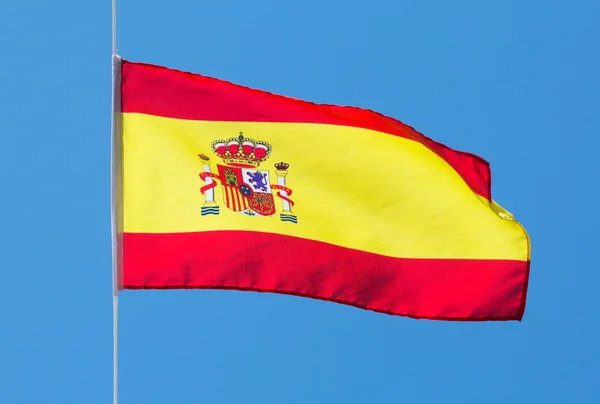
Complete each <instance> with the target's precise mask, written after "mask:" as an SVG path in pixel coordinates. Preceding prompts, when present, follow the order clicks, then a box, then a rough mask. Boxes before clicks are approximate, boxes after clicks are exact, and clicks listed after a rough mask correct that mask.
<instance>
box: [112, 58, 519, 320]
mask: <svg viewBox="0 0 600 404" xmlns="http://www.w3.org/2000/svg"><path fill="white" fill-rule="evenodd" d="M121 72H122V76H121V97H122V99H121V109H122V114H121V119H122V143H120V144H119V146H120V147H121V148H122V156H121V157H120V158H119V159H118V160H117V163H118V164H119V170H120V172H121V173H122V178H121V180H122V183H121V186H120V189H121V191H122V200H121V201H120V203H119V209H118V211H119V212H120V216H119V220H120V224H119V228H120V230H121V233H122V234H120V236H121V237H120V238H119V240H120V245H119V253H120V254H119V256H120V257H121V259H122V262H121V263H120V270H119V287H120V288H122V289H178V288H185V289H193V288H198V289H235V290H248V291H261V292H275V293H284V294H291V295H297V296H304V297H310V298H316V299H323V300H327V301H332V302H338V303H344V304H348V305H352V306H356V307H359V308H363V309H369V310H374V311H378V312H382V313H388V314H395V315H402V316H409V317H413V318H427V319H440V320H464V321H467V320H520V319H521V318H522V316H523V312H524V309H525V298H526V290H527V280H528V276H529V274H528V273H529V260H530V258H529V240H528V236H527V234H526V232H525V230H524V229H523V227H522V226H521V225H520V224H519V223H518V222H517V221H516V220H515V218H514V217H513V216H512V215H511V214H510V213H508V212H507V211H505V210H504V209H503V208H501V207H500V206H499V205H498V204H497V203H495V202H494V201H493V200H492V197H491V190H490V170H489V165H488V164H487V163H486V162H485V161H484V160H482V159H481V158H479V157H477V156H474V155H472V154H467V153H463V152H459V151H455V150H452V149H450V148H449V147H446V146H444V145H442V144H440V143H437V142H435V141H433V140H431V139H429V138H427V137H425V136H423V135H422V134H420V133H418V132H417V131H415V130H414V129H413V128H411V127H409V126H407V125H405V124H403V123H401V122H399V121H397V120H395V119H392V118H389V117H386V116H383V115H380V114H378V113H375V112H372V111H368V110H364V109H359V108H353V107H340V106H333V105H318V104H314V103H310V102H306V101H302V100H298V99H293V98H288V97H284V96H280V95H275V94H271V93H268V92H264V91H259V90H255V89H250V88H246V87H242V86H239V85H235V84H232V83H229V82H225V81H221V80H217V79H214V78H210V77H205V76H201V75H197V74H191V73H185V72H181V71H176V70H171V69H167V68H164V67H160V66H153V65H148V64H140V63H131V62H127V61H123V62H122V66H121Z"/></svg>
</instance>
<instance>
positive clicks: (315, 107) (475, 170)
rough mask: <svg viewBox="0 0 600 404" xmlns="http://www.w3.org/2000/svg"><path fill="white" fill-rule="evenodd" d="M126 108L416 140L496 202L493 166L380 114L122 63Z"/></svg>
mask: <svg viewBox="0 0 600 404" xmlns="http://www.w3.org/2000/svg"><path fill="white" fill-rule="evenodd" d="M121 83H122V87H121V88H122V90H121V91H122V99H121V102H122V110H123V112H138V113H144V114H150V115H157V116H164V117H169V118H178V119H191V120H205V121H241V122H295V123H323V124H331V125H344V126H353V127H359V128H366V129H372V130H376V131H379V132H383V133H388V134H391V135H395V136H400V137H404V138H408V139H412V140H415V141H417V142H420V143H422V144H424V145H425V146H427V147H428V148H429V149H431V150H432V151H433V152H435V153H437V154H438V155H439V156H441V157H442V158H443V159H445V160H446V161H447V162H448V164H450V165H451V166H452V167H453V168H454V169H455V170H456V171H457V172H458V173H459V174H460V175H461V176H462V177H463V179H464V180H465V182H466V183H467V184H468V185H469V186H470V187H471V189H472V190H473V191H474V192H476V193H477V194H479V195H481V196H483V197H485V198H488V199H491V184H490V182H491V174H490V167H489V164H488V162H486V161H485V160H483V159H482V158H481V157H478V156H475V155H473V154H470V153H463V152H459V151H456V150H453V149H450V148H449V147H447V146H445V145H443V144H441V143H437V142H435V141H433V140H431V139H429V138H428V137H425V136H424V135H422V134H421V133H419V132H417V131H416V130H414V129H413V128H411V127H410V126H407V125H405V124H403V123H402V122H400V121H398V120H396V119H393V118H390V117H387V116H384V115H381V114H379V113H377V112H373V111H369V110H365V109H360V108H355V107H342V106H336V105H321V104H314V103H310V102H306V101H302V100H298V99H294V98H289V97H284V96H281V95H276V94H272V93H268V92H265V91H260V90H255V89H251V88H247V87H242V86H239V85H235V84H232V83H229V82H226V81H222V80H218V79H214V78H210V77H205V76H201V75H198V74H192V73H186V72H181V71H177V70H171V69H167V68H164V67H160V66H154V65H149V64H142V63H131V62H127V61H123V67H122V81H121Z"/></svg>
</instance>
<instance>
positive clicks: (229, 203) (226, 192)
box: [223, 185, 231, 207]
mask: <svg viewBox="0 0 600 404" xmlns="http://www.w3.org/2000/svg"><path fill="white" fill-rule="evenodd" d="M223 189H224V190H225V192H224V193H225V206H227V207H230V206H231V198H230V197H229V186H227V185H224V186H223Z"/></svg>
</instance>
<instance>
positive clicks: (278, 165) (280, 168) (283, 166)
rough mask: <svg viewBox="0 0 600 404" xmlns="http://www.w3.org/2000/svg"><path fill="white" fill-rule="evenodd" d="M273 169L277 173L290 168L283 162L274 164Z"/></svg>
mask: <svg viewBox="0 0 600 404" xmlns="http://www.w3.org/2000/svg"><path fill="white" fill-rule="evenodd" d="M275 168H276V169H277V170H278V171H285V170H287V169H288V168H290V165H289V164H288V163H284V162H283V161H282V162H281V163H276V164H275Z"/></svg>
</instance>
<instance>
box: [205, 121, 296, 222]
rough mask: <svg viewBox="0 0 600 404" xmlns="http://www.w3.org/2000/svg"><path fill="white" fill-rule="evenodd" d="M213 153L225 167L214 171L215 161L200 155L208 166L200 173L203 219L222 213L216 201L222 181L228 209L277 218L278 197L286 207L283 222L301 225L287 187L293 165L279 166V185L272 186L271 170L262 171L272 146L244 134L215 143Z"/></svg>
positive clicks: (222, 190)
mask: <svg viewBox="0 0 600 404" xmlns="http://www.w3.org/2000/svg"><path fill="white" fill-rule="evenodd" d="M212 151H213V153H214V154H216V155H217V156H218V157H220V158H221V160H222V161H223V164H217V173H213V172H212V171H211V167H210V165H211V161H210V158H209V157H208V156H207V155H205V154H199V155H198V157H200V160H201V161H202V164H203V166H204V171H203V172H202V173H200V179H202V181H204V183H205V185H204V186H203V187H202V188H200V192H202V194H203V195H204V197H205V202H204V205H203V206H202V208H201V215H202V216H207V215H218V214H219V213H220V210H219V204H217V202H216V200H215V188H216V187H217V182H216V181H220V182H221V193H222V198H223V204H224V205H225V206H226V207H227V208H228V209H230V210H232V211H234V212H238V213H241V214H244V215H248V216H273V215H274V214H275V213H277V202H276V200H275V196H277V197H278V198H279V199H280V200H281V205H282V211H281V213H280V215H279V217H280V219H281V221H283V222H290V223H298V219H297V217H296V215H295V214H294V213H293V212H292V206H294V202H293V201H292V200H291V199H290V196H291V195H292V190H291V189H290V188H288V187H287V186H286V176H287V173H288V171H287V170H288V168H289V164H287V163H284V162H281V163H277V164H275V175H276V177H277V183H276V184H272V183H271V177H272V176H271V173H270V172H269V171H268V170H264V169H263V170H261V169H259V168H258V167H259V166H260V164H261V163H263V162H265V161H266V160H267V159H268V158H269V157H270V155H271V145H270V144H269V143H267V142H263V141H255V140H253V139H249V138H245V137H244V134H243V133H242V132H240V135H239V137H237V138H230V139H227V140H216V141H214V142H213V143H212ZM274 192H276V194H274Z"/></svg>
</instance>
